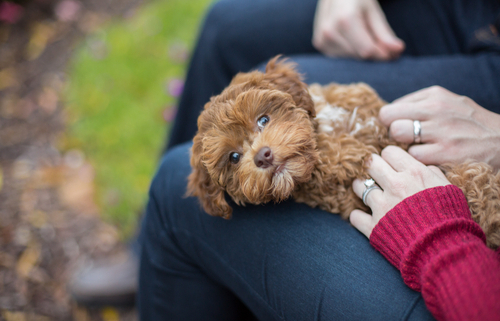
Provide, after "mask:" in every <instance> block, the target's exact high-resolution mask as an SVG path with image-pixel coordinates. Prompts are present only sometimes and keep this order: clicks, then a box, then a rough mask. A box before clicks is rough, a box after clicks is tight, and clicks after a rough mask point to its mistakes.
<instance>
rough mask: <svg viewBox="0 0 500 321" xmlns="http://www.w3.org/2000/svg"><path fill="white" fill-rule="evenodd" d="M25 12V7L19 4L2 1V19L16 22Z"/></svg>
mask: <svg viewBox="0 0 500 321" xmlns="http://www.w3.org/2000/svg"><path fill="white" fill-rule="evenodd" d="M23 13H24V8H23V7H21V6H20V5H18V4H15V3H12V2H7V1H4V2H2V3H0V21H3V22H5V23H8V24H14V23H16V22H18V21H19V20H20V19H21V17H22V16H23Z"/></svg>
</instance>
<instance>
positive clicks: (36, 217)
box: [27, 210, 48, 228]
mask: <svg viewBox="0 0 500 321" xmlns="http://www.w3.org/2000/svg"><path fill="white" fill-rule="evenodd" d="M47 218H48V217H47V213H45V212H43V211H40V210H38V211H32V212H30V213H29V214H28V217H27V220H28V222H29V223H30V224H31V226H33V227H36V228H41V227H42V226H44V225H45V224H46V223H47Z"/></svg>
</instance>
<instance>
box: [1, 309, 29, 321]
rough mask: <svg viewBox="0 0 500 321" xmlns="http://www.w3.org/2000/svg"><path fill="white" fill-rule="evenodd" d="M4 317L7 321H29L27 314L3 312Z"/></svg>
mask: <svg viewBox="0 0 500 321" xmlns="http://www.w3.org/2000/svg"><path fill="white" fill-rule="evenodd" d="M2 316H3V317H4V318H5V320H6V321H26V320H27V319H26V314H25V313H24V312H17V311H16V312H15V311H8V310H3V311H2Z"/></svg>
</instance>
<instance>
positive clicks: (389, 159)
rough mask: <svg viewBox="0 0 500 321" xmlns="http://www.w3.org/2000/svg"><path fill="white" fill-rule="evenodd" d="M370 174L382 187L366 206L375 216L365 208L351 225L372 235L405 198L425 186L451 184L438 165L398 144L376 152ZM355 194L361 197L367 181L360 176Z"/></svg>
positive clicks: (356, 213)
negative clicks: (414, 156) (376, 227)
mask: <svg viewBox="0 0 500 321" xmlns="http://www.w3.org/2000/svg"><path fill="white" fill-rule="evenodd" d="M368 174H370V176H371V177H372V178H373V179H374V180H375V182H377V184H378V185H379V186H380V187H381V188H382V189H378V188H376V189H374V190H372V191H370V192H369V193H368V195H366V205H367V206H368V207H370V208H371V210H372V215H370V214H367V213H365V212H363V211H361V210H354V211H352V212H351V216H350V221H351V224H352V225H353V226H354V227H355V228H357V229H358V230H359V231H360V232H361V233H363V234H364V235H366V237H368V238H370V235H371V233H372V230H373V228H374V227H375V225H377V223H378V222H379V221H380V219H382V217H384V216H385V214H387V212H389V211H390V210H391V209H392V208H393V207H394V206H396V205H397V204H399V203H400V202H401V201H403V200H404V199H405V198H407V197H409V196H412V195H413V194H416V193H418V192H420V191H423V190H425V189H428V188H431V187H436V186H445V185H449V184H450V182H449V181H448V180H447V179H446V177H445V176H444V174H443V173H442V172H441V170H439V168H437V167H435V166H425V165H424V164H422V163H420V162H419V161H417V160H416V159H415V158H413V157H411V156H410V155H409V154H408V153H407V152H405V151H404V150H402V149H401V148H399V147H396V146H388V147H386V148H385V149H383V150H382V153H381V156H378V155H376V154H373V155H372V159H371V162H370V164H369V168H368ZM352 187H353V190H354V193H356V195H357V196H358V197H359V198H361V197H362V195H363V191H364V190H365V188H366V187H365V186H364V181H362V180H359V179H356V180H355V181H354V182H353V184H352Z"/></svg>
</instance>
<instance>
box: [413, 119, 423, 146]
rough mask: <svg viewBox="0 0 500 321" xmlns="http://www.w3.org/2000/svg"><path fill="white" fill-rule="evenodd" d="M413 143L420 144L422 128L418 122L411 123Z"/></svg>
mask: <svg viewBox="0 0 500 321" xmlns="http://www.w3.org/2000/svg"><path fill="white" fill-rule="evenodd" d="M413 142H414V143H415V144H420V143H421V142H422V126H421V125H420V120H414V121H413Z"/></svg>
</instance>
